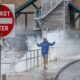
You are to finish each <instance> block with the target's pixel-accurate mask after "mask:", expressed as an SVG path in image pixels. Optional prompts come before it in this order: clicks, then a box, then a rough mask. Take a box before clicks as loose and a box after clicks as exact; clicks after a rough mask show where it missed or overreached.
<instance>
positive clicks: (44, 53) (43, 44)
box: [37, 38, 55, 69]
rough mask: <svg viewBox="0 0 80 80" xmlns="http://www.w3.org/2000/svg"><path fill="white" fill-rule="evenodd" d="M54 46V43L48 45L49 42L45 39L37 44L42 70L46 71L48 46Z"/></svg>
mask: <svg viewBox="0 0 80 80" xmlns="http://www.w3.org/2000/svg"><path fill="white" fill-rule="evenodd" d="M54 44H55V41H54V42H53V43H50V42H48V41H47V39H46V38H44V39H43V41H42V42H41V43H40V44H39V43H37V45H38V47H41V53H42V56H43V63H44V69H47V64H48V51H49V46H53V45H54Z"/></svg>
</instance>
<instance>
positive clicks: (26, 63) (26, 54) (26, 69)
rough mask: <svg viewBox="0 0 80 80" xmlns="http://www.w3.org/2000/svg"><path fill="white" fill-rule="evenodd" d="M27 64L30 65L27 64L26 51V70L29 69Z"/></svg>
mask: <svg viewBox="0 0 80 80" xmlns="http://www.w3.org/2000/svg"><path fill="white" fill-rule="evenodd" d="M27 66H28V65H27V53H26V71H27Z"/></svg>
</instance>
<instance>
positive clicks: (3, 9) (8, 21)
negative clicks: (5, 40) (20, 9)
mask: <svg viewBox="0 0 80 80" xmlns="http://www.w3.org/2000/svg"><path fill="white" fill-rule="evenodd" d="M13 27H14V15H13V12H12V11H11V10H10V9H9V8H8V7H7V6H6V5H3V4H1V5H0V37H5V36H7V35H8V34H10V33H11V31H12V29H13Z"/></svg>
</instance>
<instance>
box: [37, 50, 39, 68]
mask: <svg viewBox="0 0 80 80" xmlns="http://www.w3.org/2000/svg"><path fill="white" fill-rule="evenodd" d="M37 67H39V51H38V50H37Z"/></svg>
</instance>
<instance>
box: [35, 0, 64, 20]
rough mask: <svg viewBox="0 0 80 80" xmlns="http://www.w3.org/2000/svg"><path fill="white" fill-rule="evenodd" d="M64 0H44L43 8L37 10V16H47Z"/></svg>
mask: <svg viewBox="0 0 80 80" xmlns="http://www.w3.org/2000/svg"><path fill="white" fill-rule="evenodd" d="M62 1H63V0H42V3H41V4H42V5H41V6H42V8H41V9H40V10H38V11H37V12H36V19H37V18H41V19H42V18H44V17H46V16H47V15H48V14H49V13H50V12H51V11H52V10H53V9H55V8H56V7H57V6H58V5H59V4H60V3H61V2H62Z"/></svg>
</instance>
